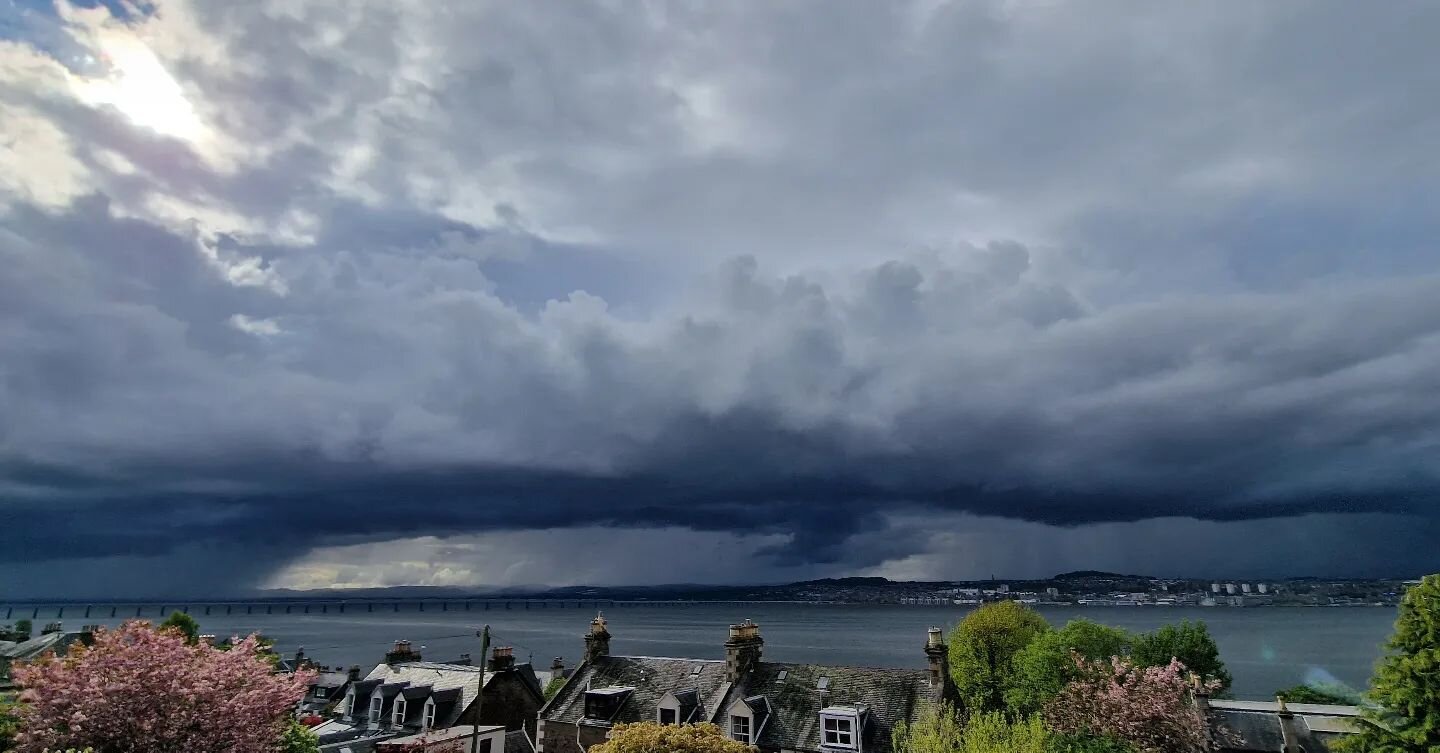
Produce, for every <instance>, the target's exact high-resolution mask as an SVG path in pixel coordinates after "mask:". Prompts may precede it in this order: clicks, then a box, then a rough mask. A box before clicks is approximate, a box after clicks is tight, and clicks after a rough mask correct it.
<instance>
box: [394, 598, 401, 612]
mask: <svg viewBox="0 0 1440 753" xmlns="http://www.w3.org/2000/svg"><path fill="white" fill-rule="evenodd" d="M395 611H396V612H399V611H400V602H398V601H397V602H395Z"/></svg>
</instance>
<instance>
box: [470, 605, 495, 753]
mask: <svg viewBox="0 0 1440 753" xmlns="http://www.w3.org/2000/svg"><path fill="white" fill-rule="evenodd" d="M476 635H479V636H480V687H479V690H477V691H475V718H474V719H472V720H471V721H472V722H474V724H472V725H471V726H470V753H480V705H481V704H482V703H484V702H485V663H486V661H487V659H486V658H485V657H486V655H487V654H489V653H490V626H489V625H486V626H485V629H484V630H481V631H480V632H479V633H476Z"/></svg>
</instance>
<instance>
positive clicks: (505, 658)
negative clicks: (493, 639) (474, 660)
mask: <svg viewBox="0 0 1440 753" xmlns="http://www.w3.org/2000/svg"><path fill="white" fill-rule="evenodd" d="M513 666H515V648H514V647H513V646H496V647H495V648H493V649H491V650H490V671H491V672H503V671H505V670H507V669H510V668H511V667H513Z"/></svg>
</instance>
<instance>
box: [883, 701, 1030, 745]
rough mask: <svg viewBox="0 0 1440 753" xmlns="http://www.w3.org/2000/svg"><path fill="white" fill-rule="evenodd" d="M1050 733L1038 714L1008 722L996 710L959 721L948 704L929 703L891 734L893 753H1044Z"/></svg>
mask: <svg viewBox="0 0 1440 753" xmlns="http://www.w3.org/2000/svg"><path fill="white" fill-rule="evenodd" d="M1049 738H1050V733H1049V732H1048V731H1047V730H1046V729H1045V724H1044V722H1043V721H1042V720H1041V719H1040V717H1038V716H1031V717H1026V718H1023V719H1019V720H1017V721H1011V720H1010V719H1008V718H1007V717H1006V716H1005V715H1004V714H1002V713H1000V712H983V713H979V714H972V715H970V718H969V719H968V720H966V721H965V722H964V723H963V724H962V723H961V722H960V718H959V716H958V715H957V714H956V713H955V710H954V709H953V708H951V707H950V706H949V705H948V704H941V705H938V706H931V707H930V708H928V709H926V710H925V711H923V712H922V713H921V714H920V718H919V719H917V720H916V722H915V724H913V725H911V724H906V723H905V722H900V723H899V724H897V725H895V730H894V731H893V732H892V733H891V737H890V740H891V747H893V748H894V750H895V751H896V753H1047V751H1049V748H1048V747H1047V746H1048V744H1049Z"/></svg>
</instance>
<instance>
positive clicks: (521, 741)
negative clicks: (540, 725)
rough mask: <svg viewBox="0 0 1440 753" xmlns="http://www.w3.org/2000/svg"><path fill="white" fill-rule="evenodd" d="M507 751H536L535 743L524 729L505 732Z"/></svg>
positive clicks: (519, 752)
mask: <svg viewBox="0 0 1440 753" xmlns="http://www.w3.org/2000/svg"><path fill="white" fill-rule="evenodd" d="M505 753H535V743H533V742H531V741H530V735H528V734H526V733H525V730H523V729H517V730H515V731H514V732H506V733H505Z"/></svg>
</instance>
